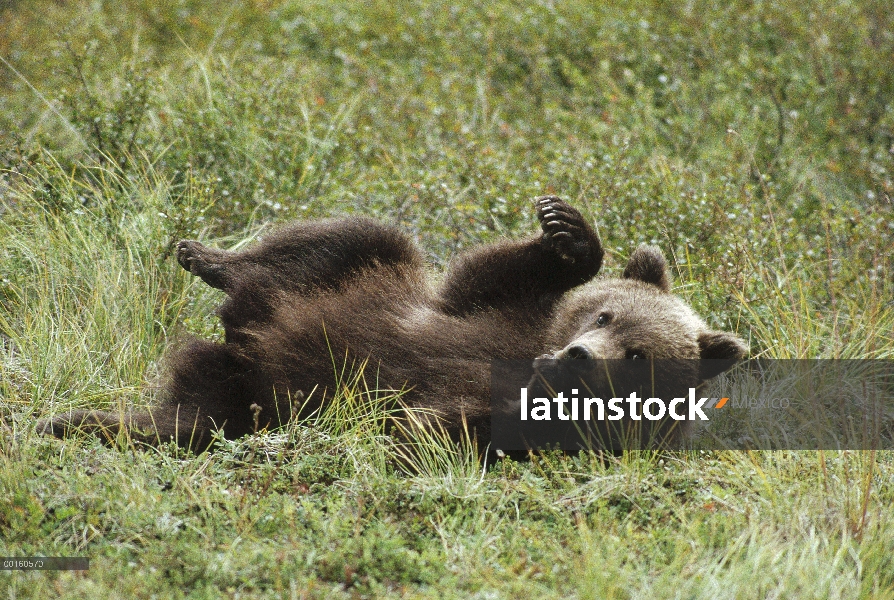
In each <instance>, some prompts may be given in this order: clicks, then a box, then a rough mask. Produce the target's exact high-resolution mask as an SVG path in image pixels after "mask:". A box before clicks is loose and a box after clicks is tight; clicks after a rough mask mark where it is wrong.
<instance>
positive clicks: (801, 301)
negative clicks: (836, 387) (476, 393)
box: [0, 0, 894, 598]
mask: <svg viewBox="0 0 894 600" xmlns="http://www.w3.org/2000/svg"><path fill="white" fill-rule="evenodd" d="M0 21H2V22H3V23H4V27H3V29H2V31H0V58H2V60H0V90H2V93H0V419H2V421H0V430H2V433H0V555H5V556H24V555H32V554H39V555H60V556H75V555H79V556H89V557H90V559H91V568H90V570H89V571H87V572H0V586H2V587H3V588H4V589H3V595H4V596H6V597H9V598H20V597H47V596H61V597H85V596H90V597H110V598H116V597H122V598H124V597H153V596H156V597H197V598H201V597H221V596H223V597H233V598H235V597H296V598H299V597H320V598H324V597H409V598H413V597H458V598H459V597H462V598H467V597H477V598H512V597H519V598H522V597H524V598H528V597H544V598H548V597H580V598H640V597H649V598H680V597H684V598H703V597H704V598H708V597H710V598H765V597H805V598H811V597H815V598H855V597H859V598H891V597H894V564H892V559H891V556H894V530H892V527H894V525H892V524H891V520H890V519H889V518H888V513H889V509H890V505H891V503H892V501H894V489H892V481H894V455H892V454H891V453H890V452H887V451H880V452H868V451H867V452H857V451H842V452H803V451H802V452H794V451H789V452H783V451H775V452H745V451H741V452H739V451H736V452H733V451H729V452H690V453H680V454H673V455H668V454H657V453H629V454H626V455H624V456H622V457H619V458H617V459H612V460H608V461H598V460H595V459H592V458H589V457H585V456H581V457H569V456H562V455H554V454H546V455H543V456H540V457H536V458H534V459H532V460H531V461H530V462H524V463H517V462H511V461H505V462H502V463H500V464H498V465H496V466H494V467H492V468H489V469H483V468H482V466H481V465H480V464H479V463H478V462H477V460H476V459H475V458H474V457H475V450H474V447H473V446H471V445H470V444H466V445H464V446H461V447H459V448H455V447H453V446H452V445H451V444H450V443H449V442H447V441H446V440H444V439H443V438H441V437H439V436H437V435H428V436H426V435H424V434H419V433H418V432H417V438H418V439H417V440H416V441H415V445H416V446H417V451H416V452H414V453H412V454H410V455H409V456H408V455H407V453H406V449H405V448H404V447H402V446H400V445H398V444H396V443H395V442H394V439H393V438H392V437H391V436H390V435H389V433H390V432H388V431H386V430H385V429H384V419H383V415H382V412H381V410H378V409H374V410H369V408H370V407H371V406H373V407H375V406H378V404H377V399H376V397H375V392H374V391H372V392H371V391H370V387H373V388H374V386H372V385H370V386H366V385H365V383H366V382H364V381H363V380H355V381H354V382H353V385H346V386H345V388H344V390H343V396H344V401H343V402H342V403H341V404H340V405H338V407H336V408H334V409H333V410H332V411H330V412H328V413H326V414H325V415H323V416H322V417H321V419H320V421H319V422H318V423H317V424H316V425H315V426H313V427H298V426H291V427H289V428H288V429H286V430H284V431H277V432H266V433H262V434H259V435H256V436H252V437H249V438H246V439H244V440H240V441H238V442H227V443H225V444H224V446H223V448H222V449H221V451H219V452H217V453H215V454H212V455H206V454H203V455H200V456H194V455H188V454H184V453H182V452H181V451H179V450H177V449H176V448H172V447H162V448H159V449H154V450H148V451H146V450H136V449H134V448H133V447H132V446H131V445H130V444H129V443H128V442H127V440H121V445H120V447H117V448H106V447H103V446H100V445H98V444H97V443H95V442H93V441H91V440H87V439H72V440H68V441H66V442H65V443H60V442H59V441H56V440H51V439H45V438H43V437H41V436H38V435H36V433H35V431H34V422H35V421H36V420H37V419H38V418H41V417H43V416H46V415H48V414H52V413H54V412H58V411H61V410H65V409H68V408H69V407H72V406H77V407H96V408H107V409H108V408H112V409H115V408H123V407H125V406H131V405H149V404H151V403H152V402H153V396H154V389H155V387H156V385H157V382H158V381H159V380H160V379H161V378H162V377H163V371H164V366H163V365H164V362H163V357H164V352H165V350H166V349H167V348H169V347H171V346H172V345H176V344H177V343H178V340H184V339H186V338H187V336H189V335H198V336H202V337H210V338H218V337H219V336H220V335H221V331H220V329H219V326H218V324H217V322H216V318H215V317H214V314H213V311H214V308H215V306H216V305H217V304H218V303H219V302H220V300H221V297H220V295H219V293H218V292H216V291H214V290H211V289H209V288H207V286H203V285H201V284H198V283H196V282H195V281H194V280H192V279H191V278H190V277H189V275H188V274H186V273H185V272H183V271H182V270H181V269H179V268H178V267H177V266H176V264H175V261H174V260H173V258H172V254H171V252H172V244H173V243H174V242H175V241H176V240H178V239H181V238H199V239H204V240H211V241H213V243H215V244H219V245H220V246H222V247H238V246H239V245H240V244H245V243H248V242H249V241H250V240H251V239H253V238H254V237H256V236H257V235H258V234H259V233H262V232H263V231H264V229H265V228H266V227H268V226H269V225H270V224H275V223H278V222H283V221H285V220H288V219H293V218H316V217H323V216H333V215H341V214H349V213H361V214H367V215H373V216H376V217H379V218H382V219H385V220H387V221H390V222H394V223H398V224H400V225H401V226H402V227H403V228H404V229H405V230H407V231H409V232H410V233H411V234H412V235H413V236H414V237H416V239H417V240H418V241H419V243H420V245H421V246H422V247H423V248H424V249H425V251H426V253H427V254H428V256H429V258H430V259H431V261H432V263H433V265H435V267H436V268H442V267H443V266H444V265H445V264H446V262H447V261H448V260H449V259H450V257H451V256H452V255H453V254H454V253H455V252H457V251H461V250H462V249H464V248H467V247H470V246H473V245H475V244H479V243H484V242H488V241H492V240H495V239H498V238H501V237H507V236H508V237H512V236H520V235H524V234H526V233H527V232H530V231H532V230H533V229H534V227H535V222H534V218H533V215H532V210H531V205H530V198H532V197H533V196H536V195H539V194H543V193H549V192H555V193H559V194H560V195H562V196H564V197H566V198H569V199H571V200H572V201H573V202H574V203H575V204H576V205H577V206H579V207H581V208H582V210H583V212H584V213H585V214H586V216H587V217H588V218H590V219H592V220H593V222H594V223H596V225H597V226H598V228H599V231H600V233H601V235H602V238H603V240H604V242H605V244H606V247H607V262H606V267H605V271H606V273H609V274H614V273H617V272H618V270H619V269H620V267H621V266H622V265H624V264H625V261H626V258H627V257H628V256H629V254H630V253H631V252H632V251H633V249H634V248H635V247H636V246H637V245H638V244H639V243H642V242H651V243H656V244H658V245H659V246H660V247H661V248H662V249H663V250H664V252H665V253H666V255H667V256H668V258H669V260H670V261H671V264H672V266H673V271H674V276H675V277H674V287H675V291H676V292H677V293H678V294H680V295H681V296H682V297H684V298H685V299H686V300H687V301H689V302H690V303H691V304H692V305H693V306H694V307H695V309H696V310H697V311H698V312H699V313H700V314H702V315H705V316H706V317H707V319H708V321H709V322H710V324H711V325H712V326H714V327H718V328H724V329H728V330H732V331H736V332H738V333H739V335H741V336H742V337H743V338H745V339H747V340H748V342H749V344H750V346H751V348H752V353H753V354H754V355H757V356H763V357H768V358H878V359H891V358H892V356H894V335H892V331H894V303H892V298H894V294H892V292H894V280H892V276H891V273H892V268H894V265H892V262H891V251H890V249H891V248H892V247H894V205H892V201H891V196H892V194H894V183H892V170H894V153H892V152H894V151H892V144H894V104H892V98H894V74H892V72H891V69H890V64H892V61H894V17H892V13H891V11H890V10H887V5H886V4H884V3H882V2H860V3H856V2H852V1H847V0H821V1H819V2H815V3H795V2H782V3H777V4H767V3H751V2H744V1H743V2H733V3H727V4H725V5H723V6H720V5H712V4H708V3H705V4H698V5H691V6H690V5H683V4H680V5H676V4H675V5H669V4H666V3H659V2H648V1H646V0H631V1H629V2H621V3H613V4H611V5H595V4H594V3H590V2H578V1H569V2H563V3H560V4H552V3H548V2H535V3H527V4H517V3H510V2H495V3H490V4H488V5H486V6H482V7H474V6H472V5H466V4H462V3H459V4H457V3H439V2H433V3H423V2H400V3H398V4H394V3H385V2H369V3H359V4H358V3H343V2H337V1H334V0H333V1H329V2H290V1H289V2H287V1H284V0H243V1H235V2H232V3H228V4H225V5H221V3H212V2H208V1H207V0H156V1H153V2H137V1H136V0H122V1H121V2H117V3H103V2H66V3H57V2H53V1H51V0H35V1H33V2H22V1H16V0H13V1H11V2H10V1H8V2H3V3H0ZM367 375H368V374H367ZM348 383H350V381H349V382H348ZM408 461H410V463H411V464H409V465H408V464H407V463H408Z"/></svg>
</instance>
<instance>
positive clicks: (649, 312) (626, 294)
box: [549, 246, 747, 374]
mask: <svg viewBox="0 0 894 600" xmlns="http://www.w3.org/2000/svg"><path fill="white" fill-rule="evenodd" d="M669 282H670V275H669V273H668V269H667V262H666V261H665V259H664V256H663V255H662V254H661V251H660V250H658V249H657V248H655V247H651V246H641V247H640V248H638V249H637V250H636V252H634V254H633V255H632V256H631V258H630V261H629V262H628V264H627V267H626V268H625V269H624V276H623V277H622V278H608V279H601V280H596V281H593V282H591V283H590V284H588V285H586V286H584V287H582V288H580V289H578V290H576V291H575V292H572V293H571V294H569V295H568V296H567V297H566V298H565V300H564V301H563V302H562V304H560V305H559V307H558V309H557V311H556V316H555V318H554V325H553V327H552V334H553V335H552V337H551V339H550V342H549V343H550V345H551V351H550V354H552V355H553V356H555V357H556V358H591V359H625V358H630V359H635V358H642V359H655V360H658V359H713V360H727V361H737V360H740V359H741V358H743V357H744V356H745V355H746V354H747V348H746V347H745V344H744V342H742V340H740V339H739V338H738V337H737V336H735V335H733V334H730V333H726V332H720V331H712V330H710V329H709V328H708V327H707V325H705V322H704V321H703V320H702V319H701V318H699V316H698V315H696V314H695V312H694V311H693V310H692V309H691V308H690V307H689V305H687V304H686V303H685V302H683V300H681V299H680V298H679V297H677V296H675V295H674V294H672V293H671V292H670V283H669ZM715 374H716V373H715Z"/></svg>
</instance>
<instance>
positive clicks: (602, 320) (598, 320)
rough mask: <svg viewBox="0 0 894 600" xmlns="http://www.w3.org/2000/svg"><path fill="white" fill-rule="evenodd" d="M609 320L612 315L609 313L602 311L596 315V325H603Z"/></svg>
mask: <svg viewBox="0 0 894 600" xmlns="http://www.w3.org/2000/svg"><path fill="white" fill-rule="evenodd" d="M611 320H612V316H611V315H610V314H608V313H602V314H600V315H599V316H598V317H596V327H605V326H606V325H608V323H609V321H611Z"/></svg>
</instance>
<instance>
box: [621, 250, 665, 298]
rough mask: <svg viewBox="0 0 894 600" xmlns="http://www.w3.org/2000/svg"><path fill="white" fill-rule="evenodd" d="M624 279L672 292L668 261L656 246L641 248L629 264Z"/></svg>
mask: <svg viewBox="0 0 894 600" xmlns="http://www.w3.org/2000/svg"><path fill="white" fill-rule="evenodd" d="M624 279H637V280H639V281H642V282H645V283H651V284H652V285H655V286H658V289H660V290H661V291H662V292H669V291H670V278H669V277H668V275H667V261H666V260H664V255H663V254H662V253H661V250H659V249H658V248H656V247H655V246H640V247H639V248H637V249H636V252H634V253H633V256H631V257H630V260H629V261H628V262H627V268H625V269H624Z"/></svg>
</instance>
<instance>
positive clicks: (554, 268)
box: [39, 196, 744, 449]
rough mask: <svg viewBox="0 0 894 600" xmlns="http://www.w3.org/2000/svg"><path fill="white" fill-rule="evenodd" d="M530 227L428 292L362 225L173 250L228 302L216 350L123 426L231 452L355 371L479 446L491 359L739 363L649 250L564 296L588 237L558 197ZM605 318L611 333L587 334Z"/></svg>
mask: <svg viewBox="0 0 894 600" xmlns="http://www.w3.org/2000/svg"><path fill="white" fill-rule="evenodd" d="M537 215H538V218H539V219H540V223H541V229H542V231H541V233H540V234H538V235H536V236H532V237H530V238H528V239H525V240H521V241H505V242H501V243H498V244H495V245H491V246H485V247H482V248H479V249H476V250H473V251H471V252H469V253H467V254H465V255H462V256H460V257H459V258H458V259H456V260H455V261H454V263H453V264H452V266H451V268H450V269H449V272H448V273H447V275H446V277H445V279H444V281H443V283H442V284H441V285H440V287H439V288H438V289H432V288H431V286H430V285H429V283H428V274H427V272H426V270H425V268H424V261H423V259H422V257H421V254H420V252H419V250H418V249H417V248H416V246H415V245H414V244H413V243H412V241H411V240H410V239H409V238H408V237H407V236H406V235H405V234H403V233H402V232H400V231H399V230H398V229H396V228H394V227H390V226H387V225H383V224H381V223H378V222H376V221H372V220H369V219H363V218H350V219H343V220H331V221H321V222H306V223H296V224H293V225H291V226H289V227H286V228H284V229H282V230H281V231H279V232H278V233H276V234H274V235H271V236H270V237H269V238H267V239H265V240H264V241H263V242H262V243H260V244H258V245H257V246H256V247H254V248H252V249H249V250H246V251H244V252H227V251H222V250H213V249H210V248H207V247H205V246H203V245H202V244H200V243H198V242H194V241H184V242H180V243H179V245H178V254H177V256H178V261H179V262H180V264H181V265H182V266H183V268H185V269H187V270H189V271H190V272H191V273H193V274H194V275H196V276H198V277H201V278H202V279H203V280H204V281H205V282H206V283H207V284H208V285H211V286H212V287H215V288H218V289H221V290H223V291H224V292H226V294H227V296H228V298H227V300H226V301H225V302H224V304H223V306H222V307H221V309H220V311H219V314H220V317H221V320H222V322H223V325H224V330H225V334H226V343H224V344H219V343H213V342H209V341H203V340H199V341H194V342H192V343H191V344H189V345H188V346H187V347H185V348H184V349H182V350H180V351H179V352H177V353H175V354H174V355H173V356H172V357H171V359H170V360H171V369H170V370H171V375H170V378H169V379H168V381H167V382H166V385H165V393H164V398H165V400H164V403H163V404H162V405H161V406H159V407H157V408H156V409H155V410H154V411H152V414H151V415H150V414H147V413H133V414H130V415H127V416H126V417H125V418H124V420H125V421H126V422H125V425H126V426H127V427H128V428H129V429H130V430H131V432H132V433H133V435H135V436H136V437H138V439H145V440H146V441H154V440H158V439H160V440H167V439H175V440H177V442H178V443H179V444H181V445H183V446H188V447H192V448H195V449H201V448H204V447H206V446H207V444H208V443H209V441H210V439H211V432H212V431H213V430H214V429H218V428H220V429H223V431H224V434H225V436H226V437H227V438H230V439H233V438H236V437H239V436H242V435H244V434H246V433H250V432H252V431H253V430H254V429H255V419H256V416H257V418H258V424H259V425H260V426H261V427H264V426H277V425H279V424H281V423H284V422H285V421H286V420H288V419H289V418H291V417H292V416H294V415H293V411H294V406H293V403H292V402H291V400H292V399H293V397H294V396H295V395H297V394H298V392H302V393H303V394H311V392H312V391H313V394H312V395H311V396H310V401H309V402H307V403H306V405H305V407H304V410H305V414H306V413H308V412H310V411H313V410H314V409H316V408H318V407H319V406H320V405H321V403H322V402H324V401H326V400H328V399H330V398H331V397H332V396H333V394H334V392H335V391H336V389H337V387H338V385H339V374H340V373H343V372H349V371H350V370H351V369H352V368H357V367H358V366H359V365H361V364H362V363H366V370H365V376H366V380H367V382H368V383H369V384H370V385H371V386H374V387H378V389H382V390H406V394H405V395H404V396H403V398H402V400H403V401H404V402H405V403H407V404H408V405H410V406H421V407H427V408H431V409H434V410H435V411H436V412H438V413H439V414H440V415H441V417H442V418H443V419H444V423H446V424H447V426H448V428H450V429H453V430H456V429H458V428H459V426H460V424H461V423H462V419H463V417H465V419H466V421H467V423H468V425H469V427H470V428H472V429H473V430H474V431H475V432H476V433H477V435H478V438H479V441H480V442H486V441H487V439H488V435H489V434H488V431H489V383H490V382H489V364H490V361H491V360H492V359H534V358H535V357H538V356H541V355H544V354H550V355H557V356H563V353H564V354H568V350H569V349H570V348H574V347H579V348H578V349H579V350H580V349H581V348H582V349H583V350H580V351H582V352H589V353H590V354H591V355H593V356H600V357H605V358H610V357H615V356H617V357H622V356H624V355H625V353H626V352H628V351H629V350H630V349H636V350H638V351H642V352H643V353H647V354H649V355H651V356H655V357H656V358H661V357H672V358H698V357H700V356H704V357H708V356H710V357H711V358H726V359H731V360H735V359H738V358H740V357H741V356H742V355H743V354H744V346H743V345H742V343H741V341H739V340H738V338H736V337H735V336H732V335H729V334H725V333H720V332H708V331H707V329H706V328H705V326H704V324H703V323H702V322H701V320H700V319H698V317H696V316H695V315H694V314H693V313H692V311H691V310H690V309H689V308H688V307H687V306H686V305H685V304H684V303H683V302H681V301H680V300H678V299H677V298H676V297H674V296H672V295H671V294H670V293H668V277H667V272H666V265H665V262H664V258H663V257H662V256H661V254H660V252H658V251H657V250H654V249H648V248H644V249H640V250H638V251H637V253H636V254H635V255H634V256H633V258H632V259H631V261H630V264H628V266H627V269H626V270H625V277H626V279H607V280H602V281H600V282H598V283H595V284H591V286H588V287H586V288H584V289H583V290H582V291H581V292H580V293H577V294H573V295H571V296H570V297H566V292H569V291H570V290H571V289H573V288H576V287H578V286H581V285H582V284H585V283H586V282H588V281H589V280H591V279H592V278H593V277H594V276H595V275H596V274H597V272H598V271H599V269H600V267H601V265H602V257H603V250H602V247H601V244H600V241H599V238H598V236H597V235H596V233H595V232H594V231H593V229H592V228H591V227H590V226H589V225H588V224H587V223H586V222H585V221H584V219H583V218H582V217H581V215H580V213H578V212H577V211H576V210H575V209H574V208H572V207H571V206H569V205H568V204H566V203H564V202H562V201H561V200H559V199H558V198H555V197H551V196H550V197H544V198H540V199H538V201H537ZM606 312H610V313H611V319H612V321H611V323H610V324H608V325H606V326H599V327H597V326H596V325H594V319H595V318H596V317H597V315H599V314H602V313H606ZM634 347H635V348H634ZM602 355H604V356H602ZM706 375H707V376H710V375H709V374H706ZM314 390H315V391H314ZM258 410H260V412H258ZM120 425H121V417H120V416H119V415H117V414H113V413H105V412H101V411H75V412H72V413H70V414H67V415H64V416H60V417H57V418H56V419H53V420H52V421H49V422H45V423H42V424H40V425H39V427H40V429H41V430H43V431H46V432H48V433H53V434H55V435H59V436H62V435H65V434H66V433H67V432H68V431H69V430H70V429H71V428H72V427H80V428H82V429H89V430H93V431H97V430H102V431H106V432H107V433H109V432H110V433H112V434H114V433H115V432H117V430H118V428H119V426H120Z"/></svg>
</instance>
